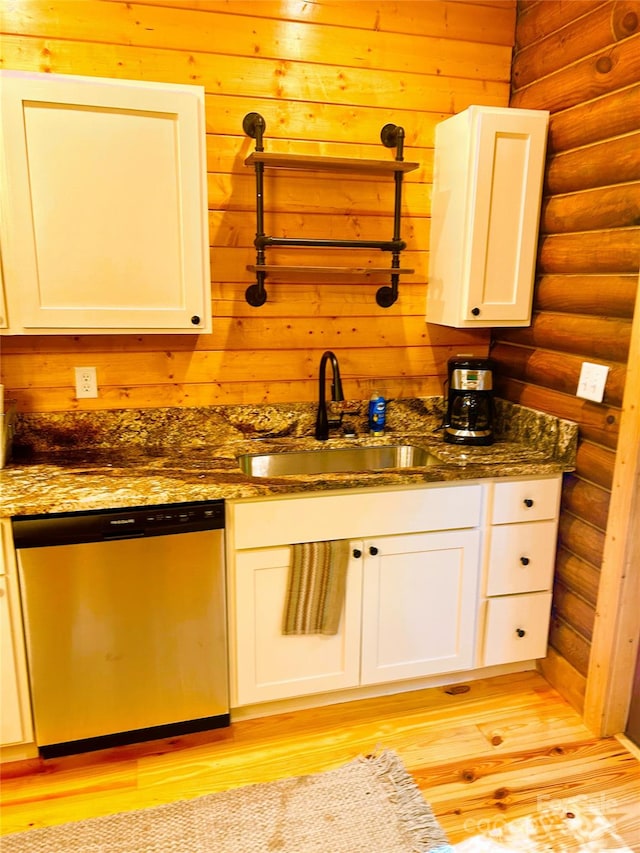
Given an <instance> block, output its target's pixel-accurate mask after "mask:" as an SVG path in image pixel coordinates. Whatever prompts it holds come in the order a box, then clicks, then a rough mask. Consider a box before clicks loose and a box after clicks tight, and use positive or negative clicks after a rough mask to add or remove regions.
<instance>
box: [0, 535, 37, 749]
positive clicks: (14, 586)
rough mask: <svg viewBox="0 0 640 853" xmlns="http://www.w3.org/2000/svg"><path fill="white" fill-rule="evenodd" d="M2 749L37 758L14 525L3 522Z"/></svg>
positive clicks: (0, 565)
mask: <svg viewBox="0 0 640 853" xmlns="http://www.w3.org/2000/svg"><path fill="white" fill-rule="evenodd" d="M0 688H1V691H2V692H1V694H0V747H2V757H3V759H4V758H5V757H7V758H14V759H18V758H26V757H29V756H32V755H35V754H36V748H35V746H34V745H33V724H32V720H31V708H30V703H29V687H28V681H27V663H26V654H25V649H24V631H23V628H22V616H21V611H20V600H19V591H18V579H17V570H16V562H15V551H14V549H13V538H12V536H11V521H10V520H9V519H0Z"/></svg>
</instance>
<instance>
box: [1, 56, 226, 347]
mask: <svg viewBox="0 0 640 853" xmlns="http://www.w3.org/2000/svg"><path fill="white" fill-rule="evenodd" d="M1 85H2V86H3V108H2V115H1V118H2V130H3V134H4V137H5V140H6V144H5V157H6V163H5V169H6V171H7V173H8V175H10V180H8V181H7V185H6V190H5V193H4V207H5V209H6V211H7V212H8V213H7V216H6V219H7V221H6V223H5V231H4V234H3V240H2V242H3V254H4V263H5V277H6V288H7V293H8V294H9V296H10V305H9V312H10V319H11V325H14V320H13V315H14V314H16V315H17V316H18V318H19V321H20V323H21V325H22V327H23V328H24V329H25V330H26V331H46V330H47V329H49V330H50V329H59V330H72V329H78V330H87V329H98V330H101V331H103V330H109V329H152V330H158V331H161V330H175V329H181V330H183V331H193V332H202V331H205V330H207V328H208V327H209V325H210V322H209V315H210V295H209V291H210V282H209V279H210V275H209V255H208V243H209V241H208V225H207V218H206V181H205V178H206V167H205V164H204V136H205V133H204V121H203V119H204V93H203V91H202V90H201V88H200V87H196V86H170V85H167V86H162V85H160V84H153V83H151V84H150V83H144V82H132V81H112V80H103V79H92V78H84V77H73V76H68V77H67V76H57V75H45V74H40V75H38V74H20V73H15V72H13V73H11V72H9V73H6V74H5V75H4V76H3V79H2V84H1ZM193 316H199V317H200V322H199V323H193V322H192V319H191V318H192V317H193Z"/></svg>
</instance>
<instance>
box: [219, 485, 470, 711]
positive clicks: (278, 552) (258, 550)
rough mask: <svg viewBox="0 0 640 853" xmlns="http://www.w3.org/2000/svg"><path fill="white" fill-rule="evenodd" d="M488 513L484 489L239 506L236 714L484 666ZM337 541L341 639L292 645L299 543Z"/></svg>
mask: <svg viewBox="0 0 640 853" xmlns="http://www.w3.org/2000/svg"><path fill="white" fill-rule="evenodd" d="M481 511H482V487H481V486H480V485H478V484H465V485H459V484H456V485H452V486H442V487H440V488H426V489H413V490H410V489H407V490H403V491H397V492H383V493H375V492H371V491H369V492H367V493H360V494H359V495H358V494H346V495H345V494H343V495H326V496H318V495H315V496H310V497H308V498H299V497H298V498H293V499H275V500H267V501H251V502H238V503H237V504H235V505H231V506H230V508H229V521H230V527H229V529H228V541H229V543H230V549H229V554H228V557H229V560H228V564H229V591H230V596H231V601H230V608H229V610H230V622H231V626H230V627H231V631H230V634H231V637H230V647H231V652H232V657H231V673H232V705H234V706H243V705H250V704H258V703H261V702H268V701H273V700H276V699H286V698H292V697H296V696H304V695H308V694H311V693H321V692H327V691H331V690H339V689H344V688H350V687H358V686H362V685H370V684H380V683H383V682H393V681H400V680H403V679H411V678H418V677H421V676H428V675H433V674H436V673H442V672H452V671H456V670H461V669H467V668H470V667H471V666H473V665H474V655H475V645H474V644H475V636H476V607H477V596H478V580H479V554H480V532H479V526H480V521H481ZM436 524H437V525H438V527H440V528H444V529H440V530H437V531H429V530H428V529H427V530H425V528H428V527H429V526H430V525H436ZM421 528H422V529H421ZM447 528H450V529H447ZM403 530H404V531H406V532H399V533H398V534H397V535H394V531H403ZM374 531H379V535H378V534H376V535H373V532H374ZM349 532H351V533H352V534H353V536H349V535H348V534H349ZM345 534H346V535H345ZM283 539H284V542H283V544H282V545H280V544H277V543H279V542H282V541H283ZM327 539H349V543H350V558H349V565H348V569H347V587H346V595H345V602H344V609H343V614H342V619H341V623H340V628H339V631H338V633H337V634H336V635H335V636H323V635H316V634H311V635H295V636H285V635H283V634H282V614H283V608H284V602H285V595H286V586H287V578H288V572H289V563H290V559H291V548H290V545H291V544H293V543H294V542H299V541H314V540H316V541H319V540H327ZM251 545H256V546H267V547H253V548H252V547H250V546H251Z"/></svg>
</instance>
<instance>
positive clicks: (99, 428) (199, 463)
mask: <svg viewBox="0 0 640 853" xmlns="http://www.w3.org/2000/svg"><path fill="white" fill-rule="evenodd" d="M367 405H368V404H367V402H360V401H357V402H353V403H348V404H347V405H346V412H345V414H344V420H343V423H344V424H346V423H352V424H353V425H354V426H355V428H356V437H355V438H346V437H344V436H342V434H341V431H340V430H337V431H335V436H336V437H334V433H332V436H331V438H330V439H329V441H327V442H318V441H316V439H315V438H314V437H313V432H314V426H315V416H316V407H315V406H314V405H313V404H296V405H285V404H278V405H257V406H214V407H208V408H195V409H185V408H166V409H142V410H130V409H122V410H110V411H103V412H68V413H60V414H38V415H36V414H34V415H18V416H17V419H16V424H15V437H14V445H13V454H12V458H11V461H10V462H9V463H8V464H7V465H6V467H5V468H4V469H3V470H2V471H0V516H1V517H8V516H15V515H29V514H39V513H59V512H75V511H78V510H94V509H107V508H111V507H113V508H118V507H131V506H149V505H154V504H170V503H181V502H184V501H201V500H215V499H220V498H225V499H236V498H252V497H260V496H269V495H284V494H293V493H301V492H310V491H328V490H336V489H354V488H367V487H370V488H371V487H374V488H375V487H382V486H384V487H387V486H415V485H420V484H424V483H433V482H446V481H453V480H469V479H478V478H486V477H513V476H522V477H534V476H540V475H545V474H554V473H558V472H561V471H570V470H572V469H573V467H574V463H575V453H576V446H577V426H576V425H575V424H573V423H572V422H570V421H564V420H560V419H558V418H554V417H551V416H549V415H544V414H542V413H540V412H536V411H533V410H531V409H526V408H523V407H521V406H517V405H514V404H511V403H507V402H505V401H501V400H498V401H497V418H496V441H495V442H494V444H493V445H491V446H490V447H466V446H465V447H457V446H454V445H451V444H445V443H444V441H443V439H442V433H441V431H440V430H439V425H440V423H441V420H442V400H441V398H437V397H429V398H417V399H399V400H392V401H390V402H389V405H388V409H387V430H386V433H385V435H384V436H383V437H381V438H373V437H371V436H369V434H368V433H367V432H366V411H367ZM399 443H407V444H415V445H419V446H421V447H424V448H426V449H428V450H430V451H432V452H433V453H435V454H436V455H437V456H438V457H439V459H440V460H441V464H435V465H430V466H428V467H426V468H410V469H387V470H385V471H376V472H371V473H358V474H354V473H344V474H323V475H309V474H307V475H302V476H286V477H284V476H281V477H273V478H257V477H251V476H249V475H247V474H244V473H243V472H242V471H241V470H240V468H239V466H238V463H237V456H238V455H240V454H244V453H268V452H274V451H285V450H302V449H314V450H319V449H324V448H330V447H331V448H334V447H335V448H337V447H345V446H353V445H354V444H355V445H384V444H399Z"/></svg>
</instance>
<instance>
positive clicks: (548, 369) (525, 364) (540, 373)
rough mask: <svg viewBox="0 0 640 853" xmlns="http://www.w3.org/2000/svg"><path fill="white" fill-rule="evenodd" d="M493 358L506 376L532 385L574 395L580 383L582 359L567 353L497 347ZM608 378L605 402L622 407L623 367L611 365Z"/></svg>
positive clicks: (531, 348) (529, 348)
mask: <svg viewBox="0 0 640 853" xmlns="http://www.w3.org/2000/svg"><path fill="white" fill-rule="evenodd" d="M492 356H495V358H496V361H497V362H498V363H499V364H500V365H501V368H502V372H503V373H504V375H505V376H509V377H511V378H514V379H519V380H520V381H522V382H531V383H533V384H535V385H541V386H544V387H547V388H552V389H554V390H555V391H562V392H564V393H566V394H575V392H576V389H577V387H578V381H579V379H580V369H581V367H582V359H581V358H578V357H577V356H571V355H567V354H565V353H556V352H547V351H545V350H542V349H535V348H533V347H524V346H519V347H505V346H504V345H502V344H498V345H497V346H495V347H494V348H493V350H492ZM607 366H608V367H609V368H610V370H609V375H608V377H607V386H606V391H605V402H606V403H607V404H608V405H611V406H621V405H622V391H623V387H624V375H625V371H624V367H623V366H622V365H615V364H608V365H607Z"/></svg>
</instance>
